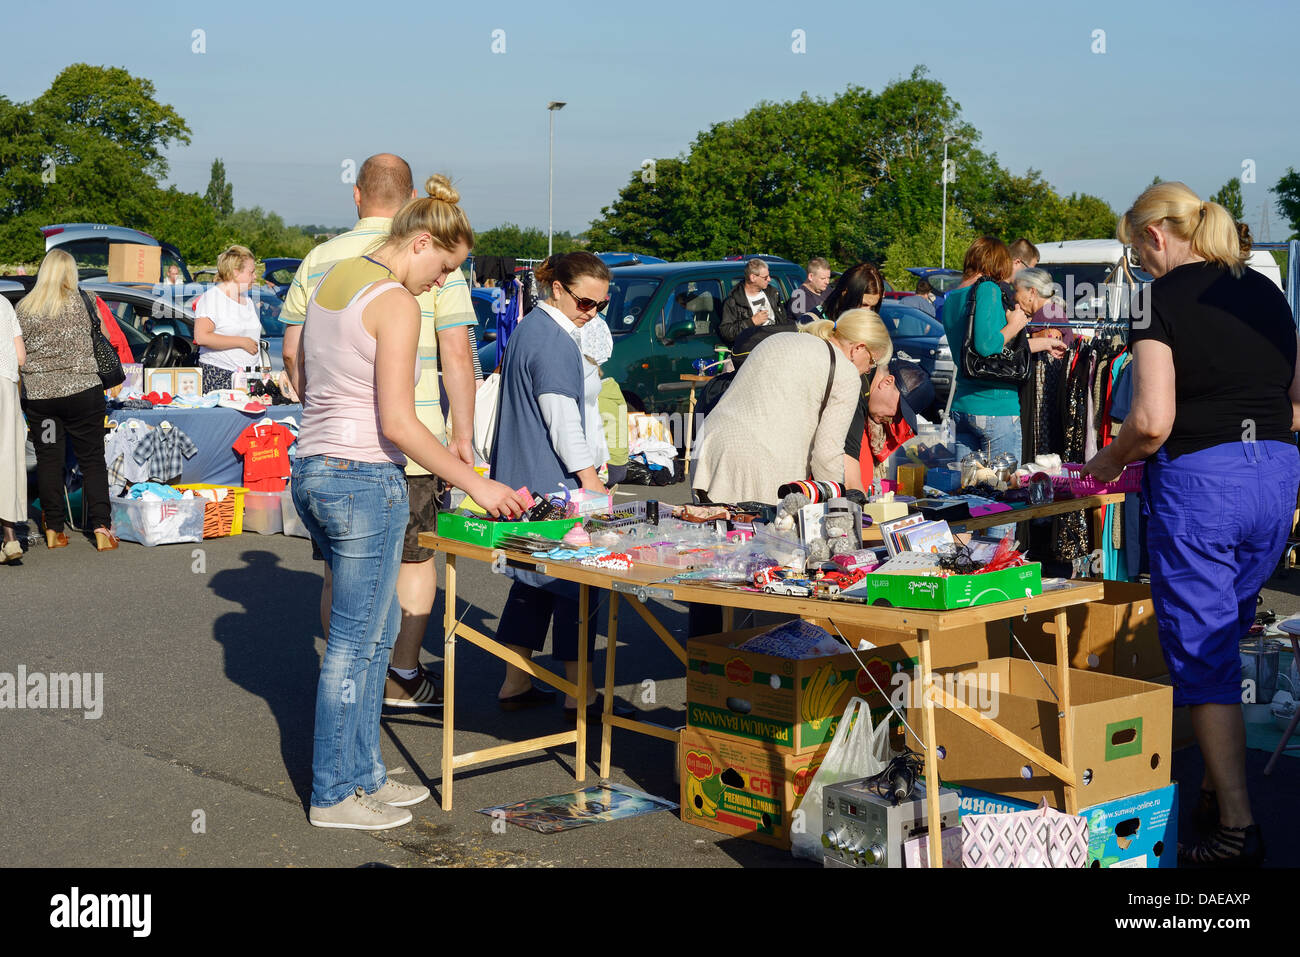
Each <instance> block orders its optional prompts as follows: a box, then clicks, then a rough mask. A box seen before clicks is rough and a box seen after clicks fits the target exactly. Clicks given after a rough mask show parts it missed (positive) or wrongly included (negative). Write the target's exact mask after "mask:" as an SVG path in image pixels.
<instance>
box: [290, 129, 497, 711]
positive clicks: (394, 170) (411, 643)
mask: <svg viewBox="0 0 1300 957" xmlns="http://www.w3.org/2000/svg"><path fill="white" fill-rule="evenodd" d="M415 195H416V194H415V187H414V183H413V181H412V177H411V167H410V166H409V165H408V164H407V162H406V161H405V160H403V159H402V158H401V157H399V156H394V155H393V154H392V153H378V154H376V155H374V156H372V157H370V158H369V159H368V160H366V161H365V162H364V163H363V164H362V165H361V169H360V171H359V172H358V173H357V182H356V185H355V186H353V188H352V199H353V201H354V202H355V203H356V207H357V215H358V216H359V217H360V218H359V219H358V220H357V223H356V225H355V226H353V227H352V229H351V230H349V231H348V232H346V233H343V234H341V235H339V236H335V237H334V238H333V239H331V240H329V241H327V242H324V243H321V244H320V245H319V246H317V247H315V248H314V249H312V250H311V252H309V253H308V254H307V256H306V258H304V259H303V261H302V264H301V265H300V266H299V267H298V272H297V274H296V275H295V276H294V277H293V283H292V284H291V285H290V287H289V294H288V295H287V296H286V297H285V301H284V308H283V310H282V311H281V313H280V319H281V321H283V322H284V324H285V326H286V328H285V333H284V366H285V369H286V370H288V372H289V378H290V381H291V382H292V383H293V387H294V389H295V390H300V383H301V381H302V380H301V369H300V367H299V363H298V360H299V355H300V343H301V339H302V324H303V323H304V322H305V321H306V318H307V303H308V301H309V300H310V299H311V296H312V293H313V292H315V290H316V285H317V284H318V283H319V282H320V281H321V279H322V278H324V276H325V273H327V272H328V271H329V269H330V267H331V266H333V265H334V263H336V262H338V261H340V260H343V259H351V258H353V257H356V256H361V255H364V254H365V253H367V252H369V251H370V250H371V249H372V248H373V247H374V246H376V245H378V244H379V243H380V242H382V241H383V239H384V238H385V237H386V236H387V235H388V230H389V226H390V225H391V223H392V220H393V216H394V215H396V213H397V211H398V210H399V209H401V208H402V206H403V204H405V203H406V201H407V200H409V199H412V198H414V197H415ZM417 301H418V302H419V303H420V317H421V322H420V344H419V358H420V381H419V383H418V384H417V385H416V387H415V411H416V415H417V416H418V417H419V419H420V421H421V422H423V423H424V424H425V425H426V426H428V428H429V431H430V432H432V433H433V434H434V435H435V436H437V437H438V438H439V440H441V441H442V442H443V444H445V445H446V446H447V448H448V449H450V450H451V451H452V452H453V453H454V454H455V455H456V456H457V457H459V458H460V459H461V460H462V461H463V462H465V463H466V464H468V465H473V464H474V450H473V438H474V391H475V378H474V352H473V345H472V340H471V337H470V331H471V329H472V328H473V326H474V325H475V322H476V320H475V316H474V306H473V303H472V301H471V299H470V293H469V284H468V283H466V281H465V277H464V274H463V273H461V272H459V271H457V272H454V273H452V275H450V276H448V277H447V281H446V282H445V283H444V284H443V285H442V287H441V288H436V287H435V288H434V289H432V290H430V291H429V292H426V293H423V294H421V295H420V296H418V297H417ZM440 354H441V359H442V363H441V364H442V386H443V387H444V388H445V389H446V390H447V396H448V398H449V399H450V401H451V424H452V436H451V441H448V437H447V431H446V423H445V421H444V419H443V415H442V403H441V395H440V390H439V375H438V366H439V362H438V359H439V355H440ZM406 476H407V478H406V481H407V489H408V493H409V498H410V510H411V517H410V521H409V522H408V524H407V527H406V541H405V543H404V545H403V548H402V567H401V570H400V571H399V572H398V574H397V600H398V603H399V604H400V605H401V606H402V625H401V630H400V631H399V632H398V635H397V642H396V644H394V646H393V657H392V661H391V662H390V663H389V669H388V681H387V683H386V685H385V687H384V704H385V705H388V706H390V707H399V708H440V707H442V691H441V689H440V688H439V687H438V681H437V679H436V677H435V676H434V675H431V674H430V673H428V672H426V671H425V670H424V669H423V668H422V667H421V666H420V660H419V656H420V646H421V644H422V643H423V641H424V632H425V628H426V627H427V625H428V621H429V615H430V613H431V612H432V611H433V602H434V599H435V598H436V597H437V594H438V570H437V567H436V566H435V564H434V553H433V552H432V551H430V550H428V549H424V548H420V547H419V543H418V541H417V538H416V536H417V535H418V534H419V533H420V532H422V531H433V530H434V529H435V528H436V524H437V519H436V516H437V511H438V500H439V497H440V496H439V483H438V479H437V478H436V477H435V476H432V475H430V474H429V473H428V472H426V471H425V470H424V469H422V468H420V466H418V465H416V464H415V463H414V462H408V463H407V466H406ZM330 599H331V579H330V572H329V568H328V567H327V568H326V569H325V587H324V589H323V590H322V592H321V612H320V614H321V627H322V629H324V631H325V634H326V638H327V639H328V635H329V608H330Z"/></svg>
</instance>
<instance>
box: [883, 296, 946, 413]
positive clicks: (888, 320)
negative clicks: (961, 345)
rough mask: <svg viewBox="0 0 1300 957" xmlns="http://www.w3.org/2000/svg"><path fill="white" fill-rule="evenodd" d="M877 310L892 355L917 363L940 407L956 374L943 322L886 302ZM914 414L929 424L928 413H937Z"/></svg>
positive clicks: (894, 303) (888, 301)
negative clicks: (890, 346)
mask: <svg viewBox="0 0 1300 957" xmlns="http://www.w3.org/2000/svg"><path fill="white" fill-rule="evenodd" d="M878 311H879V313H880V319H881V321H882V322H884V324H885V328H886V329H888V330H889V338H890V339H891V340H893V343H894V354H895V355H897V356H898V357H899V358H900V359H907V360H909V361H911V362H915V363H917V364H918V365H919V366H920V367H921V368H922V369H924V370H925V371H926V374H927V375H929V376H930V381H931V382H933V383H934V391H935V404H936V405H937V406H938V408H942V407H943V403H944V401H946V400H947V398H948V390H949V389H950V388H952V382H953V376H954V375H956V372H957V369H956V366H954V365H953V361H952V350H951V349H949V348H948V337H947V334H946V333H945V332H944V328H943V323H942V322H940V321H939V320H938V319H935V318H934V317H932V316H929V315H926V314H925V313H924V312H922V311H921V310H920V309H916V308H913V307H912V306H904V305H901V304H900V303H897V302H892V301H890V300H888V299H886V300H885V301H884V302H882V303H881V304H880V309H879V310H878ZM916 411H917V412H920V413H921V414H922V415H924V416H925V417H926V418H927V419H930V420H931V421H933V419H934V416H933V415H932V413H934V412H936V411H937V410H936V409H934V408H931V409H928V410H927V409H917V410H916Z"/></svg>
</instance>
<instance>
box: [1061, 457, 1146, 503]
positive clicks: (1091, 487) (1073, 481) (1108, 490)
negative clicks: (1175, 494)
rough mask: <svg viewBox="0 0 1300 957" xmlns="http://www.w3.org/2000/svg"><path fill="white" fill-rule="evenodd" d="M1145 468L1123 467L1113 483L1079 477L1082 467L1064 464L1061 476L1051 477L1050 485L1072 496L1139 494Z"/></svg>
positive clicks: (1139, 463)
mask: <svg viewBox="0 0 1300 957" xmlns="http://www.w3.org/2000/svg"><path fill="white" fill-rule="evenodd" d="M1145 468H1146V463H1145V462H1134V463H1132V464H1131V465H1126V466H1124V471H1123V472H1121V473H1120V476H1119V478H1117V479H1116V480H1115V481H1113V482H1098V481H1097V480H1096V479H1095V478H1093V477H1092V476H1091V475H1088V476H1083V477H1081V476H1080V473H1081V472H1082V471H1083V466H1082V465H1079V464H1077V463H1075V462H1066V463H1064V464H1062V465H1061V474H1060V475H1053V476H1052V485H1053V487H1055V488H1058V489H1059V488H1064V489H1066V490H1067V491H1069V493H1070V494H1071V495H1074V496H1083V495H1112V494H1118V493H1121V492H1122V493H1129V492H1140V491H1142V472H1143V470H1144V469H1145Z"/></svg>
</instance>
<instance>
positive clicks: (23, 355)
mask: <svg viewBox="0 0 1300 957" xmlns="http://www.w3.org/2000/svg"><path fill="white" fill-rule="evenodd" d="M14 352H16V353H18V364H19V365H20V366H25V365H27V347H26V346H25V345H23V337H22V336H14ZM1293 388H1294V387H1293Z"/></svg>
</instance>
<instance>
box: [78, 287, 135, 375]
mask: <svg viewBox="0 0 1300 957" xmlns="http://www.w3.org/2000/svg"><path fill="white" fill-rule="evenodd" d="M81 304H82V305H83V306H85V307H86V314H87V315H88V316H89V317H90V344H91V346H93V347H94V350H95V366H96V369H97V371H98V372H99V381H100V382H101V383H103V386H104V388H105V389H112V388H114V387H115V386H119V385H121V384H122V383H123V382H125V381H126V372H125V371H123V369H122V360H121V359H120V358H118V355H117V350H116V349H114V348H113V344H112V343H111V342H109V341H108V339H106V338H105V337H104V333H103V331H102V330H101V329H100V328H99V310H98V309H96V308H95V300H94V299H92V298H91V297H90V296H89V295H87V293H86V291H85V290H84V289H83V290H81Z"/></svg>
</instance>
